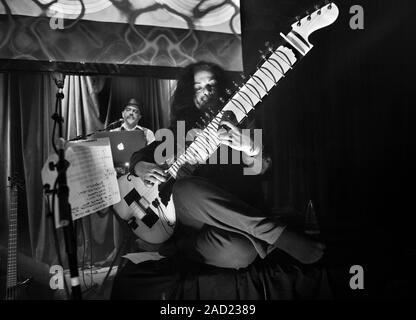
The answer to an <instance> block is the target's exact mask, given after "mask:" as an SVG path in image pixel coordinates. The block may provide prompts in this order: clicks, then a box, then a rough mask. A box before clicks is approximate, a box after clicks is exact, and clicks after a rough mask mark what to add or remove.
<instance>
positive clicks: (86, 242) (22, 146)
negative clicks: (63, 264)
mask: <svg viewBox="0 0 416 320" xmlns="http://www.w3.org/2000/svg"><path fill="white" fill-rule="evenodd" d="M127 83H130V85H129V86H127V87H126V88H128V90H127V91H126V90H124V91H123V90H122V88H123V86H124V85H125V84H127ZM172 85H174V81H171V80H152V79H148V78H121V77H119V78H116V77H114V78H112V77H106V76H100V77H90V76H78V75H67V76H66V77H65V85H64V89H63V93H64V99H63V102H62V106H63V117H64V136H65V139H72V138H74V137H76V136H79V135H82V134H88V133H90V132H93V131H95V130H97V129H101V128H103V127H104V126H105V125H106V124H107V123H109V122H112V121H114V120H116V119H118V118H120V116H121V103H119V101H120V102H121V101H123V104H124V103H125V101H127V100H128V99H129V98H130V97H132V96H138V95H139V93H140V96H141V97H140V98H142V99H143V101H144V102H145V115H144V119H146V124H142V125H145V126H146V127H148V128H149V129H152V130H154V131H155V130H157V129H158V128H160V127H162V126H165V125H167V124H168V117H169V115H168V110H169V97H168V96H166V95H167V94H169V92H170V91H171V86H172ZM107 90H109V91H107ZM129 90H130V91H129ZM56 93H57V86H56V84H55V82H54V78H53V75H52V74H49V73H17V72H15V73H13V72H10V73H0V133H1V134H2V137H3V143H2V144H1V154H2V156H1V162H0V188H1V191H0V199H1V202H0V203H1V204H0V206H1V215H0V234H1V239H0V240H1V243H2V244H3V245H4V247H6V246H7V230H8V229H7V225H8V224H7V212H8V189H7V185H8V182H7V177H8V176H10V175H11V173H12V172H14V171H18V172H19V173H20V174H21V175H22V177H23V178H24V187H25V190H24V191H22V192H19V205H18V211H19V220H18V224H19V244H18V246H19V252H23V253H24V254H26V255H28V256H31V257H33V258H35V259H36V260H38V261H42V262H46V263H49V264H54V263H58V261H57V258H56V253H55V248H54V242H53V237H52V228H51V222H50V220H49V219H48V218H47V217H46V213H47V212H46V211H47V210H46V203H45V199H44V194H43V189H42V180H41V168H42V167H43V165H44V163H45V161H46V159H47V157H48V156H49V155H50V154H51V153H53V149H52V145H51V137H52V128H53V120H52V119H51V117H52V114H53V113H54V111H55V101H56ZM112 113H113V116H112V115H111V114H112ZM113 223H114V222H113V217H112V216H110V217H108V216H106V215H98V214H92V215H91V216H89V217H86V218H83V219H81V220H78V222H77V231H78V232H77V239H78V259H79V263H81V262H82V261H81V260H87V261H88V260H90V259H91V254H92V256H93V259H99V258H100V254H101V257H103V258H105V255H106V254H108V253H109V252H111V251H112V249H113V248H114V243H113V241H112V239H111V237H112V236H113V231H112V230H113ZM109 237H110V239H109ZM60 244H61V249H60V251H61V253H62V255H63V258H66V254H65V251H64V246H63V245H64V242H63V239H62V238H61V241H60ZM94 245H95V247H94ZM91 246H93V248H91ZM93 251H94V252H93ZM95 261H96V260H95ZM83 262H85V261H83ZM90 262H91V260H90ZM92 262H94V261H92Z"/></svg>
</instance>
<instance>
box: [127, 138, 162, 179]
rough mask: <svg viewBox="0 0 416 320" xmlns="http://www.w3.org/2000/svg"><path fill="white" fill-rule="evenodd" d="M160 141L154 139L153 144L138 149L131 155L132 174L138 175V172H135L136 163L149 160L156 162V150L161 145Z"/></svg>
mask: <svg viewBox="0 0 416 320" xmlns="http://www.w3.org/2000/svg"><path fill="white" fill-rule="evenodd" d="M159 143H160V141H153V142H152V143H151V144H149V145H147V146H146V147H144V148H142V149H140V150H138V151H136V152H135V153H133V154H132V156H131V157H130V169H129V172H130V174H132V175H134V176H136V177H137V174H136V172H135V167H136V164H137V163H139V162H142V161H144V162H149V163H155V161H154V156H153V155H154V151H155V149H156V147H157V146H158V145H159Z"/></svg>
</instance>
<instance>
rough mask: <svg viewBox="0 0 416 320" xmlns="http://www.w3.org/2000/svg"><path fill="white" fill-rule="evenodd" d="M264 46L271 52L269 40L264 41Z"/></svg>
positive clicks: (271, 47)
mask: <svg viewBox="0 0 416 320" xmlns="http://www.w3.org/2000/svg"><path fill="white" fill-rule="evenodd" d="M264 46H265V47H266V48H267V51H269V52H273V46H272V45H271V44H270V42H269V41H266V42H265V43H264Z"/></svg>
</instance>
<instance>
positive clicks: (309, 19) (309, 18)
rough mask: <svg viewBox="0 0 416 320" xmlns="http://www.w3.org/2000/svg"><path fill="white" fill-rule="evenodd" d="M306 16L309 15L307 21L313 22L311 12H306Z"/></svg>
mask: <svg viewBox="0 0 416 320" xmlns="http://www.w3.org/2000/svg"><path fill="white" fill-rule="evenodd" d="M306 14H307V15H308V17H307V18H306V20H308V21H311V15H310V13H309V11H306Z"/></svg>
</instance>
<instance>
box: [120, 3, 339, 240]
mask: <svg viewBox="0 0 416 320" xmlns="http://www.w3.org/2000/svg"><path fill="white" fill-rule="evenodd" d="M315 9H316V10H315V11H314V12H312V13H309V14H306V15H305V16H304V17H303V18H301V19H298V20H297V21H296V22H295V23H294V24H292V25H291V31H290V32H289V33H287V34H286V35H285V34H283V33H280V36H281V37H282V38H283V44H280V45H278V46H276V47H273V46H268V48H267V50H266V52H263V53H262V61H261V62H260V63H259V64H258V66H257V69H256V71H255V72H254V73H253V74H252V75H251V76H249V77H245V76H243V77H242V79H243V80H244V81H245V83H244V84H243V85H241V86H237V89H236V90H235V92H234V93H232V94H231V93H230V98H229V99H228V100H226V101H224V100H223V101H221V102H222V103H223V106H222V107H221V108H218V109H217V110H219V111H218V112H217V113H216V114H215V115H213V116H212V117H211V119H210V121H208V123H207V125H206V127H205V128H204V129H203V130H201V131H200V132H199V133H198V134H197V136H196V138H195V139H194V140H193V142H192V143H191V144H190V145H189V146H188V147H187V148H186V150H185V151H184V152H183V153H182V154H181V155H179V156H177V158H176V160H175V161H174V162H173V163H171V164H170V166H169V168H167V169H166V170H165V172H166V174H167V175H168V181H167V182H166V183H162V184H160V185H158V186H157V185H155V186H152V187H149V186H147V185H145V183H144V182H143V180H142V179H141V178H138V177H134V176H131V175H124V176H121V177H120V178H119V179H118V184H119V189H120V195H121V201H120V202H119V203H117V204H116V205H114V209H115V211H116V212H117V213H118V215H119V216H120V217H121V218H122V219H124V220H126V221H127V222H128V224H129V226H130V227H131V229H132V230H133V232H134V233H135V234H136V236H138V237H139V238H141V239H142V240H145V241H147V242H149V243H155V244H157V243H162V242H164V241H166V240H167V239H169V238H170V237H171V235H172V234H173V232H174V229H175V224H176V215H175V207H174V204H173V200H172V192H171V190H172V184H173V183H174V181H175V179H177V178H178V175H179V173H180V172H182V171H185V172H186V171H187V169H188V167H189V166H187V165H188V164H189V163H195V162H197V163H204V162H205V161H206V160H207V159H208V158H209V157H210V156H211V155H213V154H214V153H215V152H216V150H217V149H218V147H219V146H220V141H219V140H218V137H217V131H218V128H219V125H220V122H221V120H222V119H223V117H224V115H226V114H230V113H231V114H232V115H233V118H234V119H235V121H236V122H237V123H241V122H242V121H243V120H244V119H245V118H246V117H247V116H248V114H249V113H250V112H251V111H253V110H254V109H255V107H256V105H257V104H259V103H260V102H261V101H262V100H263V99H264V97H265V96H266V95H267V94H268V93H269V91H270V90H271V89H272V88H273V87H275V86H276V85H277V84H278V82H279V81H280V80H281V79H283V78H284V77H285V74H286V73H287V72H288V71H289V70H291V69H293V67H294V65H295V64H296V62H297V61H298V60H300V59H301V58H302V57H303V56H305V55H306V54H307V53H308V52H309V51H310V50H311V49H312V47H313V45H312V44H311V43H310V42H309V41H308V38H309V36H310V35H311V34H312V33H313V32H314V31H316V30H318V29H321V28H324V27H326V26H328V25H330V24H332V23H333V22H335V20H336V19H337V17H338V14H339V10H338V8H337V6H336V5H335V4H334V3H329V4H326V5H324V6H322V7H320V8H319V7H315ZM191 173H192V172H191V170H190V171H189V174H191ZM181 176H183V174H182V173H181Z"/></svg>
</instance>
